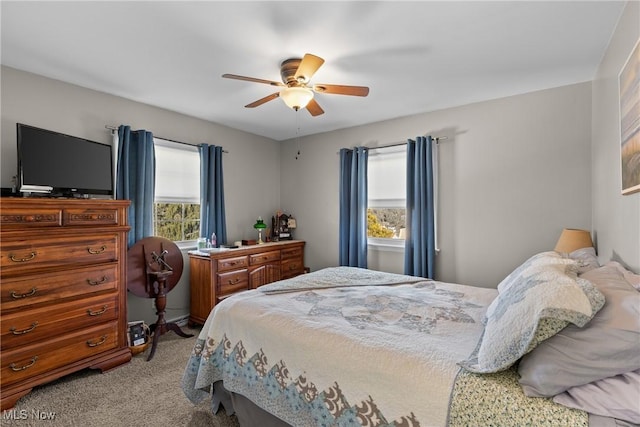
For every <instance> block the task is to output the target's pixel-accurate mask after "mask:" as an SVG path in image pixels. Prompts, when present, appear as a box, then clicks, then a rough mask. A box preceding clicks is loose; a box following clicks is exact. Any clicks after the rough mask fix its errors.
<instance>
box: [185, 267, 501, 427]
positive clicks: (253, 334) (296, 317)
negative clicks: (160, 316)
mask: <svg viewBox="0 0 640 427" xmlns="http://www.w3.org/2000/svg"><path fill="white" fill-rule="evenodd" d="M495 295H496V290H495V289H483V288H475V287H470V286H464V285H457V284H450V283H442V282H434V281H430V280H426V279H421V278H415V277H409V276H400V275H393V274H388V273H379V272H374V271H371V270H362V269H357V268H351V267H337V268H329V269H325V270H320V271H318V272H314V273H310V274H306V275H303V276H298V277H297V278H295V279H290V280H285V281H281V282H277V283H275V284H272V285H267V286H265V287H262V288H260V289H258V290H253V291H248V292H243V293H241V294H238V295H236V296H233V297H231V298H228V299H226V300H225V301H223V302H222V303H220V304H218V305H217V306H216V308H215V309H214V310H213V311H212V313H211V314H210V316H209V318H208V320H207V322H206V324H205V325H204V327H203V329H202V332H201V334H200V336H199V339H198V343H197V344H196V346H195V348H194V352H193V355H192V357H191V359H190V360H189V363H188V365H187V368H186V370H185V375H184V379H183V390H184V392H185V394H186V395H187V396H188V397H189V398H190V399H191V400H192V401H194V402H197V401H198V400H199V399H201V398H202V397H203V396H206V395H207V393H208V391H209V390H210V386H211V384H213V383H214V382H215V381H218V380H224V385H225V387H226V388H227V389H229V390H230V391H234V392H237V393H240V394H242V395H244V396H246V397H248V398H249V399H251V400H252V401H253V402H254V403H256V404H258V405H259V406H261V407H262V408H263V409H266V410H267V411H269V412H271V413H273V414H275V415H276V416H278V417H280V418H282V419H283V420H285V421H287V422H288V423H290V424H292V425H300V426H302V425H304V426H311V425H319V426H321V425H350V424H351V423H352V422H353V423H354V424H355V425H372V426H375V425H396V426H418V425H420V426H443V425H446V422H447V412H448V406H449V400H450V393H451V390H452V387H453V384H454V380H455V376H456V373H457V372H458V370H459V367H458V366H457V365H456V363H457V362H459V361H461V360H464V359H466V358H467V357H468V356H469V354H470V353H471V352H472V351H473V349H474V348H475V346H476V344H477V342H478V339H479V337H480V334H481V333H482V328H483V326H482V317H483V315H484V312H485V311H486V307H487V306H488V305H489V303H490V302H491V301H492V300H493V298H494V297H495Z"/></svg>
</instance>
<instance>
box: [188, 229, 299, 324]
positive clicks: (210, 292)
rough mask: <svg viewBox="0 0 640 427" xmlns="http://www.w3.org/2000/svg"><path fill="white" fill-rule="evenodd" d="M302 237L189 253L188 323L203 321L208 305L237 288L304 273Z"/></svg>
mask: <svg viewBox="0 0 640 427" xmlns="http://www.w3.org/2000/svg"><path fill="white" fill-rule="evenodd" d="M304 244H305V242H303V241H301V240H289V241H281V242H272V243H265V244H262V245H252V246H242V247H240V248H237V249H229V250H225V251H220V252H212V253H211V254H210V255H206V254H201V253H198V252H190V253H189V265H190V285H191V309H190V312H191V313H190V315H189V323H190V324H204V322H205V321H206V320H207V317H208V316H209V313H210V312H211V309H212V308H213V307H214V306H215V305H216V304H217V303H218V302H220V301H221V300H223V299H224V298H226V297H228V296H230V295H233V294H234V293H236V292H240V291H245V290H248V289H255V288H257V287H259V286H262V285H266V284H267V283H271V282H275V281H277V280H281V279H288V278H290V277H294V276H297V275H299V274H302V273H304Z"/></svg>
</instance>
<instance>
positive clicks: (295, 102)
mask: <svg viewBox="0 0 640 427" xmlns="http://www.w3.org/2000/svg"><path fill="white" fill-rule="evenodd" d="M280 98H282V100H283V101H284V103H285V104H287V106H288V107H289V108H292V109H294V110H296V111H298V110H299V109H301V108H304V107H306V106H307V104H308V103H309V101H311V100H312V99H313V91H312V90H311V89H308V88H305V87H288V88H285V89H282V90H281V91H280Z"/></svg>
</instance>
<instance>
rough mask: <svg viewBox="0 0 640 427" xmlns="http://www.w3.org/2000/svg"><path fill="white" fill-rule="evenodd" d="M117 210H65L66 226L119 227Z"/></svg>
mask: <svg viewBox="0 0 640 427" xmlns="http://www.w3.org/2000/svg"><path fill="white" fill-rule="evenodd" d="M118 220H119V218H118V210H117V209H115V208H114V209H110V208H104V209H65V210H64V225H68V226H73V225H118Z"/></svg>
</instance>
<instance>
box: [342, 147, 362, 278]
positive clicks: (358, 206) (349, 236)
mask: <svg viewBox="0 0 640 427" xmlns="http://www.w3.org/2000/svg"><path fill="white" fill-rule="evenodd" d="M368 157H369V152H368V150H367V149H366V148H365V147H356V148H354V149H353V150H349V149H346V148H343V149H341V150H340V224H339V229H340V236H339V238H340V250H339V258H340V259H339V262H340V265H341V266H350V267H361V268H367V160H368Z"/></svg>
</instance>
